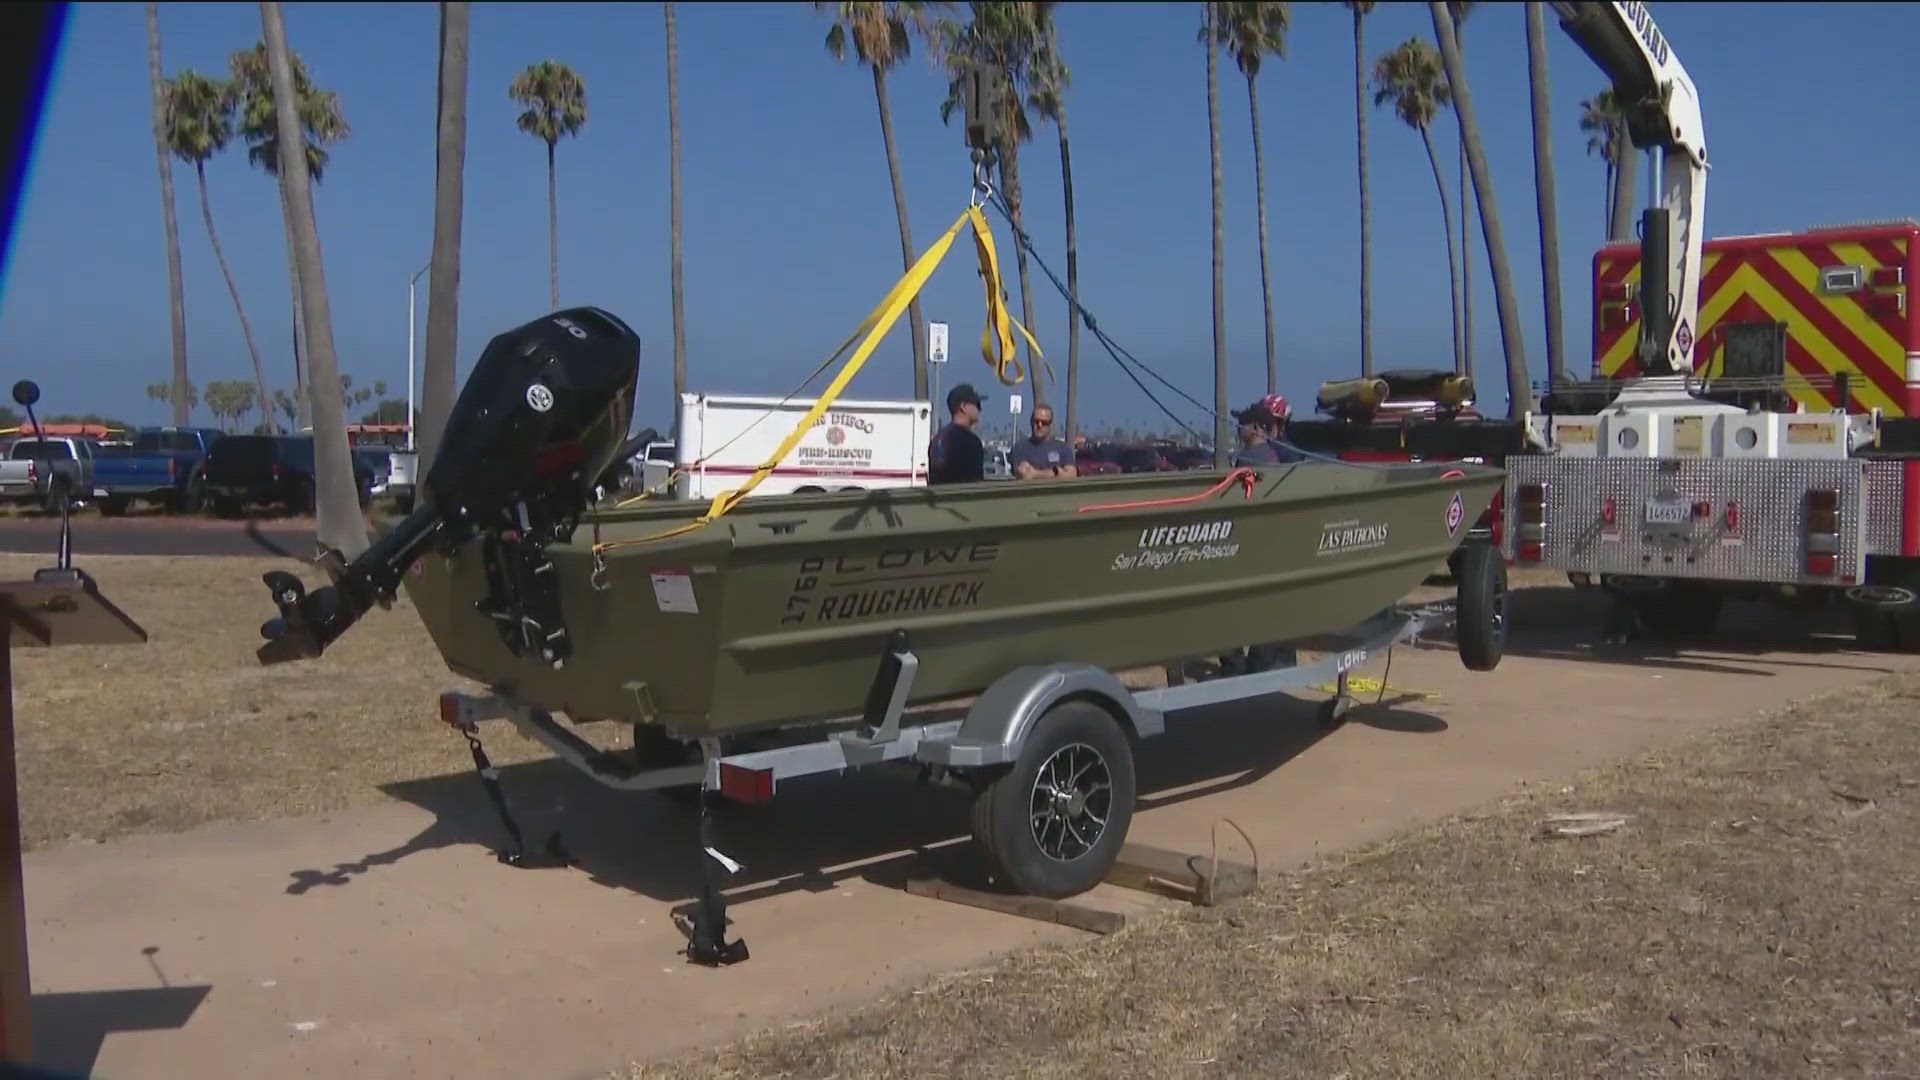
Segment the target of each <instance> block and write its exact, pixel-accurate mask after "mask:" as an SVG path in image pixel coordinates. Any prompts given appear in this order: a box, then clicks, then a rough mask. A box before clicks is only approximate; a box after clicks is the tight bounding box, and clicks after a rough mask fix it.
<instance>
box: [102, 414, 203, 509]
mask: <svg viewBox="0 0 1920 1080" xmlns="http://www.w3.org/2000/svg"><path fill="white" fill-rule="evenodd" d="M225 435H226V433H225V432H223V431H221V430H220V429H219V428H194V427H186V428H182V427H151V428H141V429H140V430H139V431H137V432H135V433H134V436H133V440H132V444H131V445H130V446H124V447H120V446H103V447H101V448H99V449H98V450H97V451H96V452H95V454H94V463H93V486H94V487H95V488H97V489H99V490H100V491H101V492H103V493H104V494H103V495H102V497H101V499H100V512H101V513H102V514H124V513H126V510H127V504H128V503H130V502H132V501H134V500H135V499H146V500H149V501H152V502H156V503H159V504H161V505H163V506H166V507H167V508H169V509H171V510H176V511H180V512H183V513H189V514H192V513H197V512H199V509H200V503H201V501H202V499H203V498H204V496H205V485H204V484H203V483H202V482H201V466H202V465H203V464H204V463H205V462H206V459H207V452H208V451H209V450H211V449H212V448H213V444H214V443H216V442H218V441H220V439H221V438H223V437H224V436H225Z"/></svg>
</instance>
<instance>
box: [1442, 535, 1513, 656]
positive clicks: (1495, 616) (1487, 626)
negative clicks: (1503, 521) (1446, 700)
mask: <svg viewBox="0 0 1920 1080" xmlns="http://www.w3.org/2000/svg"><path fill="white" fill-rule="evenodd" d="M1455 554H1456V556H1457V557H1458V558H1459V560H1460V563H1459V567H1460V568H1459V570H1458V572H1457V583H1456V590H1457V596H1458V607H1457V610H1456V611H1455V624H1456V625H1455V628H1454V639H1455V642H1456V647H1457V648H1458V650H1459V652H1460V662H1461V663H1462V664H1465V665H1466V666H1467V669H1468V670H1469V671H1492V670H1493V669H1494V668H1496V667H1499V666H1500V658H1501V657H1502V656H1505V655H1506V651H1507V564H1506V561H1505V560H1504V559H1502V558H1501V557H1500V552H1499V551H1498V550H1497V549H1496V548H1494V546H1493V545H1491V544H1462V545H1461V546H1460V548H1459V550H1458V551H1457V552H1456V553H1455Z"/></svg>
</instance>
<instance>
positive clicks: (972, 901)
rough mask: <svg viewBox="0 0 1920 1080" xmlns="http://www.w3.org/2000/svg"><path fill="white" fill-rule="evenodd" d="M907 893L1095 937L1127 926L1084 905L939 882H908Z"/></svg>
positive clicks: (1117, 914)
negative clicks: (1015, 916)
mask: <svg viewBox="0 0 1920 1080" xmlns="http://www.w3.org/2000/svg"><path fill="white" fill-rule="evenodd" d="M907 891H908V892H910V893H912V894H913V895H915V896H925V897H930V898H932V899H935V900H946V901H949V902H951V903H955V904H966V905H967V906H969V907H977V908H983V909H985V910H987V911H998V912H1000V913H1001V914H1004V915H1018V916H1020V917H1021V918H1024V919H1034V920H1037V921H1039V922H1050V923H1059V924H1060V925H1062V926H1071V927H1073V928H1075V929H1077V930H1086V931H1089V932H1091V933H1095V934H1111V933H1113V932H1114V931H1115V930H1118V929H1120V928H1121V927H1123V926H1125V925H1126V924H1127V917H1126V915H1124V914H1122V913H1121V912H1118V911H1103V910H1101V909H1099V908H1093V907H1088V906H1086V905H1085V904H1076V903H1074V902H1072V901H1071V900H1050V899H1048V898H1046V897H1044V896H1013V895H1009V894H1007V893H994V892H986V891H984V890H981V889H969V888H967V887H966V886H964V885H955V884H953V883H952V882H950V881H942V880H941V879H939V878H930V877H914V878H909V879H908V880H907Z"/></svg>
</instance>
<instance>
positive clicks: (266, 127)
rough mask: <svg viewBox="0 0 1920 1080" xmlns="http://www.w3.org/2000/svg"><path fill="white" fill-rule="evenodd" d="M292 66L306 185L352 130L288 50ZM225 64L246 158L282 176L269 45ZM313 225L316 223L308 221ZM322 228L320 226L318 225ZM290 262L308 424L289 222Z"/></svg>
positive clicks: (299, 391)
mask: <svg viewBox="0 0 1920 1080" xmlns="http://www.w3.org/2000/svg"><path fill="white" fill-rule="evenodd" d="M289 62H290V63H291V64H292V65H293V88H294V90H293V92H294V98H295V104H294V107H295V110H296V113H297V115H298V117H299V120H300V126H301V128H302V129H303V131H302V137H303V140H304V143H305V146H306V161H307V177H308V184H309V185H310V186H311V185H314V184H318V183H320V181H321V178H322V177H323V175H324V174H325V172H326V166H327V161H328V158H329V155H328V154H327V150H326V145H327V144H328V143H331V142H336V141H338V140H340V139H344V138H346V137H347V136H348V135H349V134H350V133H351V131H350V129H349V128H348V126H347V120H346V117H345V116H344V115H342V113H341V111H340V100H339V95H337V94H335V93H334V92H333V91H331V90H320V89H318V88H317V87H315V86H314V85H313V80H312V79H311V78H310V77H309V76H308V74H307V68H306V64H305V63H303V62H302V61H301V59H300V56H299V54H297V53H294V54H289ZM227 68H228V71H229V73H230V74H231V76H232V85H233V87H234V93H235V96H236V99H237V101H238V103H239V112H238V117H239V123H238V128H239V133H240V137H241V138H242V139H243V140H245V141H246V143H247V160H248V161H250V162H252V163H253V164H254V165H255V166H256V167H258V168H259V169H260V170H261V171H262V172H264V173H266V174H267V175H268V176H270V177H273V178H275V179H276V180H277V179H278V177H279V175H280V130H279V127H278V121H277V114H276V112H275V109H274V97H273V79H272V76H271V73H270V72H269V71H268V65H267V48H266V44H265V43H264V42H262V43H258V44H255V45H254V47H253V48H251V49H243V50H241V51H239V52H236V53H234V54H233V55H232V56H230V57H228V58H227ZM276 186H278V187H279V188H280V191H281V199H282V203H281V207H280V210H281V216H282V218H283V220H287V221H290V220H291V219H290V218H286V216H285V215H286V214H287V213H288V211H289V207H288V206H287V204H286V203H285V198H286V195H285V191H286V189H285V186H284V185H276ZM307 205H308V214H309V216H311V215H312V205H313V204H312V199H311V192H309V199H308V203H307ZM309 224H313V223H311V222H310V223H309ZM314 229H315V231H316V232H318V230H319V227H318V225H317V224H316V225H314ZM286 236H287V263H288V266H289V268H290V270H291V272H292V273H291V280H290V283H289V284H290V287H291V289H292V300H293V399H294V403H295V414H296V418H297V419H296V422H297V423H298V424H299V425H300V426H303V427H304V426H308V425H310V424H311V423H312V419H311V417H310V415H309V412H308V407H307V383H308V381H309V380H308V378H307V372H306V370H305V367H304V360H303V358H304V357H305V356H306V355H307V353H308V351H309V350H308V348H307V330H306V312H305V311H304V309H303V305H302V304H301V303H300V268H299V264H298V260H296V259H294V257H293V242H294V237H293V230H292V226H291V225H288V226H287V234H286Z"/></svg>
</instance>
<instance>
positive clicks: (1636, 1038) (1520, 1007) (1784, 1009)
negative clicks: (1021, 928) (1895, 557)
mask: <svg viewBox="0 0 1920 1080" xmlns="http://www.w3.org/2000/svg"><path fill="white" fill-rule="evenodd" d="M1916 707H1920V676H1914V675H1905V676H1898V677H1893V678H1889V679H1886V680H1882V681H1879V682H1876V683H1874V684H1872V685H1870V686H1867V687H1862V688H1858V689H1855V690H1850V691H1847V692H1845V693H1842V694H1839V695H1831V696H1828V697H1826V698H1824V699H1820V700H1816V701H1813V702H1810V703H1807V704H1804V705H1800V706H1796V707H1793V708H1790V709H1787V710H1785V711H1784V712H1782V713H1779V714H1777V715H1774V716H1771V717H1766V718H1761V719H1758V720H1756V721H1750V722H1747V723H1743V724H1739V725H1733V726H1730V727H1729V728H1727V729H1725V730H1722V731H1719V732H1715V733H1712V734H1710V735H1707V736H1704V737H1701V738H1698V739H1695V740H1692V741H1690V742H1688V743H1686V744H1684V745H1682V746H1681V747H1679V748H1677V749H1675V750H1673V751H1671V752H1669V753H1665V754H1660V755H1650V756H1646V757H1643V758H1641V759H1639V760H1635V761H1632V762H1627V763H1622V764H1620V765H1617V766H1614V767H1610V768H1606V769H1601V770H1593V771H1590V772H1587V773H1584V774H1582V775H1580V776H1579V777H1577V778H1576V779H1575V780H1573V781H1572V782H1570V783H1568V784H1566V785H1564V786H1556V787H1554V788H1552V789H1550V790H1542V791H1539V792H1537V793H1535V794H1530V795H1524V796H1519V797H1515V798H1511V799H1508V800H1504V801H1502V802H1500V803H1497V804H1494V805H1492V806H1490V807H1487V808H1485V809H1484V810H1483V811H1482V812H1478V813H1475V814H1471V815H1468V816H1465V817H1460V818H1455V819H1451V820H1446V821H1442V822H1438V823H1434V824H1432V825H1428V826H1424V827H1420V828H1416V829H1413V830H1410V831H1408V832H1406V833H1404V834H1402V835H1399V836H1397V837H1395V838H1393V839H1391V840H1389V841H1386V842H1383V843H1380V844H1376V845H1372V846H1370V847H1367V848H1365V849H1361V850H1358V851H1355V852H1353V853H1350V854H1347V855H1344V856H1338V857H1333V858H1330V859H1328V860H1326V861H1323V862H1320V863H1317V864H1315V865H1313V866H1310V867H1307V868H1305V869H1302V870H1300V871H1297V872H1290V873H1286V874H1284V875H1282V876H1280V877H1279V878H1277V879H1270V881H1269V884H1268V887H1267V888H1266V889H1265V890H1264V891H1263V892H1261V893H1259V894H1257V895H1255V896H1253V897H1250V898H1247V899H1245V900H1242V901H1239V902H1237V903H1235V904H1232V905H1229V906H1227V907H1224V908H1219V909H1211V910H1207V909H1197V910H1193V911H1190V912H1185V911H1183V912H1181V913H1180V914H1178V915H1174V916H1170V917H1167V918H1164V919H1160V920H1156V921H1151V922H1147V923H1143V924H1140V925H1137V926H1134V927H1130V928H1128V929H1126V930H1124V931H1122V932H1121V933H1119V934H1116V935H1114V936H1111V937H1108V938H1102V939H1097V940H1093V941H1090V942H1086V943H1084V944H1080V945H1076V946H1071V947H1063V948H1055V949H1047V950H1039V951H1034V952H1030V953H1026V954H1023V955H1019V956H1015V957H1012V958H1009V959H1007V960H1005V961H1003V962H1001V963H998V964H996V965H994V966H992V967H989V968H986V969H984V970H980V971H974V972H966V973H959V974H955V975H951V976H948V977H945V978H942V979H940V980H937V981H935V982H933V983H931V984H929V985H926V986H924V987H921V988H919V989H917V990H914V991H912V992H909V993H905V994H901V995H896V996H894V997H892V998H890V999H888V1000H884V1001H881V1002H878V1003H875V1004H874V1005H872V1006H870V1007H865V1008H861V1009H859V1010H857V1011H853V1012H850V1013H847V1014H844V1015H840V1016H838V1017H835V1018H831V1019H828V1020H824V1021H822V1022H818V1023H813V1024H806V1025H800V1026H796V1027H793V1028H789V1029H786V1030H783V1031H779V1032H774V1033H770V1034H768V1035H766V1036H763V1037H761V1038H758V1039H755V1040H751V1041H749V1042H747V1043H744V1044H742V1045H738V1046H735V1047H731V1048H727V1049H725V1050H721V1051H714V1050H707V1051H703V1052H701V1053H698V1054H693V1055H688V1056H686V1057H684V1058H682V1059H680V1060H676V1061H673V1062H670V1063H662V1064H656V1065H652V1066H650V1067H636V1068H634V1069H632V1070H630V1071H629V1072H628V1073H626V1074H625V1075H626V1076H627V1077H628V1078H629V1080H638V1078H642V1077H656V1076H658V1077H668V1076H671V1077H675V1078H676V1080H699V1078H707V1080H719V1078H726V1077H749V1076H751V1077H771V1076H783V1077H786V1076H796V1077H826V1076H862V1077H882V1076H902V1077H905V1076H928V1075H961V1074H963V1075H970V1076H971V1075H977V1076H1011V1075H1020V1076H1029V1077H1052V1076H1062V1077H1064V1076H1102V1075H1111V1076H1170V1077H1171V1076H1181V1077H1187V1076H1196V1075H1208V1076H1211V1075H1217V1076H1262V1077H1269V1076H1303V1077H1332V1076H1345V1077H1351V1078H1354V1080H1358V1078H1361V1077H1375V1076H1380V1077H1386V1076H1393V1077H1400V1076H1415V1075H1419V1076H1441V1077H1462V1078H1466V1077H1472V1078H1476V1080H1477V1078H1480V1077H1487V1076H1574V1075H1605V1076H1643V1075H1645V1076H1667V1075H1680V1074H1685V1075H1713V1076H1742V1077H1744V1076H1781V1075H1803V1076H1804V1075H1838V1074H1844V1075H1879V1076H1892V1075H1899V1076H1913V1075H1920V996H1917V995H1920V950H1915V949H1914V948H1913V947H1912V942H1913V941H1914V940H1915V938H1916V933H1917V932H1920V926H1916V923H1920V916H1916V914H1915V907H1914V904H1913V901H1914V897H1915V896H1917V895H1920V859H1916V857H1915V856H1916V841H1915V840H1914V837H1915V836H1916V835H1917V834H1920V725H1915V724H1914V723H1913V719H1912V718H1913V716H1914V713H1915V710H1916ZM1591 811H1600V812H1605V813H1607V814H1610V815H1615V816H1617V817H1621V818H1624V819H1625V824H1624V826H1623V827H1620V828H1618V829H1616V830H1614V831H1610V832H1603V833H1601V834H1600V835H1594V836H1588V837H1585V838H1577V839H1576V838H1567V837H1560V836H1549V835H1547V833H1546V830H1545V828H1544V827H1543V822H1544V821H1545V819H1546V818H1548V817H1549V816H1550V815H1554V814H1562V813H1569V812H1591Z"/></svg>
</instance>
